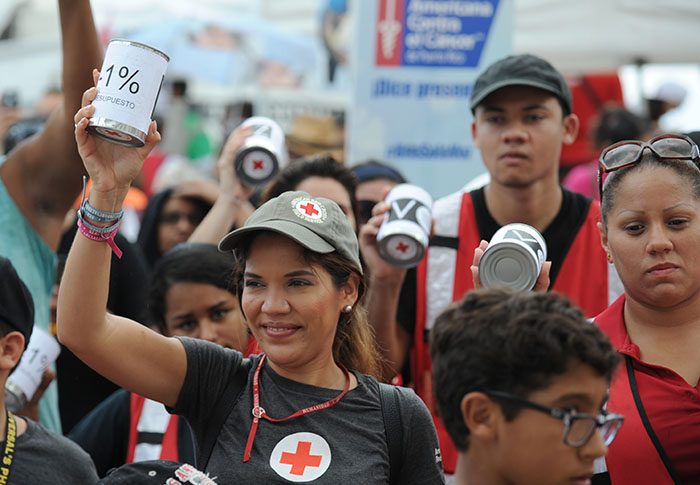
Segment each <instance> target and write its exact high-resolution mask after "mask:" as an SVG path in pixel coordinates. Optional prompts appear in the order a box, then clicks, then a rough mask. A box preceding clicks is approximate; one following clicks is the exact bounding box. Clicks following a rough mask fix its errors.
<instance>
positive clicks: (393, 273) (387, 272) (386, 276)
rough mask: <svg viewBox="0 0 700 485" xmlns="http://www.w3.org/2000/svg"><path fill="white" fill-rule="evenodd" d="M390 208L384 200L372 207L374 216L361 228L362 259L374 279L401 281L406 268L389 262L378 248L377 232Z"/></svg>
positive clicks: (359, 238)
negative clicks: (380, 253)
mask: <svg viewBox="0 0 700 485" xmlns="http://www.w3.org/2000/svg"><path fill="white" fill-rule="evenodd" d="M387 192H388V191H387ZM385 195H386V194H385ZM390 210H391V206H390V205H389V204H388V203H387V202H385V201H383V200H382V201H379V202H377V204H376V205H375V206H374V207H373V208H372V217H371V218H370V219H369V220H368V221H367V223H366V224H363V225H362V227H361V228H360V234H359V237H358V240H359V243H360V252H361V253H362V259H363V260H364V262H365V265H366V266H367V272H368V273H369V274H370V276H371V278H372V279H373V280H378V281H387V282H389V281H394V282H401V281H403V278H404V276H405V274H406V269H404V268H399V267H397V266H393V265H391V264H389V263H387V262H386V261H385V260H384V259H383V258H382V257H381V256H380V255H379V250H378V249H377V234H379V228H380V226H381V225H382V222H384V219H385V217H386V213H387V212H389V211H390Z"/></svg>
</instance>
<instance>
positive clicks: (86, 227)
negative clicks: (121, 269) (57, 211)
mask: <svg viewBox="0 0 700 485" xmlns="http://www.w3.org/2000/svg"><path fill="white" fill-rule="evenodd" d="M85 186H86V179H85V177H84V176H83V199H82V201H81V202H80V209H78V229H79V230H80V234H82V235H83V236H85V237H87V238H88V239H90V240H91V241H98V242H106V243H107V244H109V247H110V248H112V251H114V254H116V255H117V258H121V257H122V251H121V250H120V249H119V247H117V244H116V243H115V242H114V236H115V235H116V234H117V230H118V229H119V224H120V223H121V221H122V216H123V215H124V209H122V210H120V211H119V212H106V211H103V210H100V209H96V208H95V207H93V206H91V205H90V203H89V202H88V201H87V199H86V198H85ZM88 219H89V220H91V221H93V222H97V223H101V224H109V225H108V226H105V227H99V226H95V225H93V224H90V222H88Z"/></svg>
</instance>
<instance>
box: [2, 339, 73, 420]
mask: <svg viewBox="0 0 700 485" xmlns="http://www.w3.org/2000/svg"><path fill="white" fill-rule="evenodd" d="M60 352H61V346H60V345H59V343H58V342H57V341H56V339H55V338H54V337H53V336H51V335H50V334H49V333H48V332H46V331H45V330H42V329H40V328H37V327H34V329H33V330H32V336H31V338H30V339H29V345H27V348H26V349H25V351H24V353H23V354H22V358H21V359H20V361H19V365H18V366H17V367H16V368H15V370H14V371H13V372H12V374H10V376H9V377H8V378H7V381H5V404H6V405H7V407H8V409H9V410H10V411H20V410H22V409H23V408H24V406H26V405H27V403H28V402H29V401H30V400H31V399H32V397H33V396H34V393H35V392H36V390H37V389H38V388H39V384H41V379H42V376H43V375H44V371H45V370H46V368H47V367H48V366H50V365H51V364H53V363H54V362H55V361H56V358H57V357H58V354H59V353H60Z"/></svg>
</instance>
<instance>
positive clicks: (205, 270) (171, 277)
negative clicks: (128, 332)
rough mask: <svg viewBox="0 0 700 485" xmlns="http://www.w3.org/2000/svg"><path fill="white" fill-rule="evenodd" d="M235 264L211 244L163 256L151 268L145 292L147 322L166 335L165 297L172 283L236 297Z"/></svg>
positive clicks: (187, 246)
mask: <svg viewBox="0 0 700 485" xmlns="http://www.w3.org/2000/svg"><path fill="white" fill-rule="evenodd" d="M234 268H235V261H234V260H233V258H232V257H231V255H230V254H226V253H222V252H220V251H219V250H218V248H217V247H216V246H215V245H213V244H206V243H181V244H178V245H177V246H175V247H174V248H172V249H171V250H170V251H168V252H167V253H165V254H164V255H163V257H162V258H160V259H159V260H158V262H157V263H156V265H155V266H154V268H153V275H152V277H151V284H150V287H149V291H148V302H147V308H146V310H147V321H148V324H149V325H156V326H158V328H159V329H160V331H161V332H162V333H163V334H166V335H167V325H166V324H165V295H166V293H167V292H168V290H169V289H170V287H171V286H173V285H174V284H176V283H204V284H208V285H213V286H216V287H218V288H221V289H222V290H226V291H229V292H231V293H232V294H233V295H236V285H235V280H234V278H233V277H232V275H233V271H234Z"/></svg>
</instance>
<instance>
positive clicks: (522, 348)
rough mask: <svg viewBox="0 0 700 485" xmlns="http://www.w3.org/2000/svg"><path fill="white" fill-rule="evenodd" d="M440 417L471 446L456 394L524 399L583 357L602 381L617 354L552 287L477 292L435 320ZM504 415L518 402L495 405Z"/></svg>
mask: <svg viewBox="0 0 700 485" xmlns="http://www.w3.org/2000/svg"><path fill="white" fill-rule="evenodd" d="M430 355H431V357H432V360H433V373H434V389H435V390H436V399H437V403H438V409H439V412H440V416H441V417H442V420H443V422H444V424H445V427H446V428H447V431H448V433H449V434H450V437H451V438H452V440H453V442H454V443H455V446H456V447H457V449H459V450H461V451H465V450H466V449H467V447H468V445H469V429H468V428H467V426H466V424H465V423H464V419H463V417H462V412H461V409H460V408H461V402H462V398H463V397H464V396H465V395H466V394H468V393H470V392H475V391H486V390H495V391H502V392H508V393H511V394H515V395H516V396H520V397H523V398H527V397H528V396H529V395H530V394H531V393H532V392H534V391H537V390H540V389H544V388H546V387H547V386H548V385H549V384H550V382H551V380H552V378H553V377H555V376H558V375H561V374H564V373H566V372H567V371H568V370H570V369H571V368H572V367H573V366H574V365H576V364H577V363H579V362H581V363H584V364H587V365H589V366H591V367H592V368H593V369H594V370H595V371H596V372H597V373H598V374H599V375H600V376H602V377H605V378H606V379H607V380H608V381H609V380H610V379H611V377H612V374H613V371H614V370H615V367H616V366H617V363H618V360H619V357H618V355H617V352H616V351H615V349H614V348H613V347H612V345H611V344H610V342H609V340H608V338H607V337H606V336H605V335H604V334H603V332H601V331H600V329H599V328H598V327H597V326H596V325H594V324H592V323H590V322H588V321H587V320H586V318H585V317H584V315H583V312H582V311H581V310H580V309H579V308H577V307H575V306H573V305H572V304H571V302H570V301H569V299H568V298H566V297H565V296H562V295H558V294H556V293H530V292H519V293H513V292H510V291H507V290H498V289H490V290H475V291H472V292H469V293H468V294H467V295H466V296H465V297H464V298H462V299H461V300H460V301H458V302H456V303H453V304H452V305H451V306H450V307H448V308H447V309H446V310H445V311H444V312H443V313H442V314H440V315H439V316H438V318H437V320H436V322H435V326H434V328H433V330H432V332H431V338H430ZM500 405H501V408H502V410H503V414H504V415H505V417H506V419H508V420H510V419H513V418H515V416H516V415H517V413H518V410H519V408H518V407H517V405H513V404H512V403H509V402H507V401H502V402H501V403H500Z"/></svg>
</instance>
